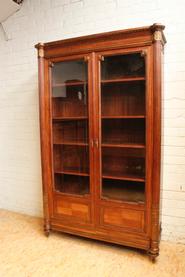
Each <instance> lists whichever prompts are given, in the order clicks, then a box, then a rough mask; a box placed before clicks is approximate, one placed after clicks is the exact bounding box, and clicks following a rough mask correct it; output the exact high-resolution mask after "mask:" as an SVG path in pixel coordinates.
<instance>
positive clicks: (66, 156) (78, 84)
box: [52, 60, 89, 195]
mask: <svg viewBox="0 0 185 277" xmlns="http://www.w3.org/2000/svg"><path fill="white" fill-rule="evenodd" d="M87 70H88V69H87V63H86V62H85V61H83V60H78V61H64V62H59V63H55V64H54V66H53V68H52V113H53V144H54V145H53V168H54V185H55V189H56V190H57V191H60V192H62V193H69V194H77V195H84V194H88V193H89V129H88V85H87V82H88V80H87Z"/></svg>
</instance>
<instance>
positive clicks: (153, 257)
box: [148, 250, 159, 263]
mask: <svg viewBox="0 0 185 277" xmlns="http://www.w3.org/2000/svg"><path fill="white" fill-rule="evenodd" d="M148 256H149V259H150V261H151V262H152V263H155V262H156V258H157V257H158V256H159V252H158V251H157V252H154V251H152V250H149V251H148Z"/></svg>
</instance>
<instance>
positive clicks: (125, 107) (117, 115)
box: [101, 53, 146, 202]
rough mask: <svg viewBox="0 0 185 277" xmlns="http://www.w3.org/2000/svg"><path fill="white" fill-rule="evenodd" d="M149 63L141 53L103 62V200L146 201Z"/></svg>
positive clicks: (119, 56)
mask: <svg viewBox="0 0 185 277" xmlns="http://www.w3.org/2000/svg"><path fill="white" fill-rule="evenodd" d="M145 117H146V111H145V61H144V58H143V57H142V56H141V54H140V53H133V54H126V55H120V54H119V55H116V56H107V57H104V59H103V61H102V62H101V118H102V119H101V132H102V141H101V146H102V151H101V153H102V189H101V191H102V197H105V198H110V199H112V200H114V199H117V200H122V201H134V202H137V201H142V202H143V201H144V198H145Z"/></svg>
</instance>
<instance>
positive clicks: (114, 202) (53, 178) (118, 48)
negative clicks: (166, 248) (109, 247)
mask: <svg viewBox="0 0 185 277" xmlns="http://www.w3.org/2000/svg"><path fill="white" fill-rule="evenodd" d="M163 30H164V26H163V25H161V24H153V25H152V26H148V27H141V28H134V29H127V30H121V31H114V32H108V33H103V34H97V35H90V36H84V37H79V38H72V39H66V40H61V41H55V42H49V43H39V44H37V45H36V48H37V49H38V62H39V95H40V133H41V156H42V178H43V202H44V229H45V233H46V235H49V232H50V231H51V230H58V231H63V232H67V233H71V234H76V235H80V236H85V237H89V238H94V239H98V240H103V241H108V242H113V243H117V244H121V245H126V246H132V247H136V248H141V249H145V250H146V251H147V252H148V254H149V255H150V257H151V259H152V260H155V258H156V257H157V255H158V254H159V238H160V219H159V214H160V155H161V152H160V145H161V90H162V89H161V88H162V86H161V83H162V59H163V48H164V44H165V42H166V40H165V37H164V34H163Z"/></svg>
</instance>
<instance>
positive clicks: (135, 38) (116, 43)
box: [35, 23, 166, 59]
mask: <svg viewBox="0 0 185 277" xmlns="http://www.w3.org/2000/svg"><path fill="white" fill-rule="evenodd" d="M164 28H165V26H164V25H162V24H159V23H155V24H153V25H150V26H145V27H139V28H131V29H125V30H118V31H113V32H106V33H100V34H93V35H88V36H82V37H76V38H70V39H63V40H58V41H52V42H47V43H44V44H43V43H39V44H37V45H35V47H36V48H37V49H38V57H40V58H43V57H44V58H46V59H47V58H51V57H55V58H56V57H59V56H61V55H63V53H65V55H69V54H70V55H71V54H77V53H78V54H79V53H83V54H84V53H88V52H91V51H103V50H104V49H109V50H110V49H115V48H116V49H118V48H123V47H124V48H125V47H127V48H128V47H132V46H148V45H152V44H153V43H156V42H157V41H158V42H160V43H161V44H162V46H164V44H165V43H166V39H165V36H164V33H163V30H164Z"/></svg>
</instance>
